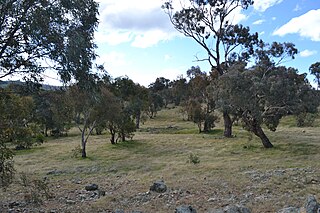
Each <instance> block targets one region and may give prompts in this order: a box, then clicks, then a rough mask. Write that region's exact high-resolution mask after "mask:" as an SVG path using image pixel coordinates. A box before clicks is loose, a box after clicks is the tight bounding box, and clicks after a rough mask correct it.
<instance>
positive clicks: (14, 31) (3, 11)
mask: <svg viewBox="0 0 320 213" xmlns="http://www.w3.org/2000/svg"><path fill="white" fill-rule="evenodd" d="M97 15H98V3H96V2H95V1H94V0H58V1H54V0H2V1H1V4H0V79H2V78H4V77H6V76H10V75H14V74H22V76H24V77H27V78H33V79H36V80H39V79H40V80H41V78H40V77H39V74H41V73H43V72H44V71H45V70H47V69H50V70H56V71H57V72H58V73H59V74H60V76H61V78H62V80H63V81H65V82H67V81H70V80H71V79H72V78H75V79H76V80H79V79H81V78H82V77H83V75H84V74H85V73H87V72H88V71H89V70H90V68H91V66H92V60H93V59H95V57H96V55H95V52H94V49H95V47H96V45H95V44H94V31H95V30H96V28H97V25H98V18H97Z"/></svg>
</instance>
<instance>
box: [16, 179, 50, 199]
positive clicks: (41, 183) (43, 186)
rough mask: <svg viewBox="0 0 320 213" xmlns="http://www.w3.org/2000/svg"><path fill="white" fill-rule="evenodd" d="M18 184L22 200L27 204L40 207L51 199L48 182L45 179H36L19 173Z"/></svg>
mask: <svg viewBox="0 0 320 213" xmlns="http://www.w3.org/2000/svg"><path fill="white" fill-rule="evenodd" d="M19 184H20V185H21V187H22V190H23V193H24V199H25V201H26V202H28V203H33V204H35V205H40V204H42V203H43V202H44V200H45V199H49V198H51V197H52V193H51V191H50V186H49V182H48V181H47V180H46V179H38V178H34V177H32V176H31V175H29V174H27V173H21V174H20V180H19Z"/></svg>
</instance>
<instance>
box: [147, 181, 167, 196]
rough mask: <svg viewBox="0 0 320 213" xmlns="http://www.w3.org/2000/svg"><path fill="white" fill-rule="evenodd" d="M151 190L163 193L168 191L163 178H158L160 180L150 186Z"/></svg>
mask: <svg viewBox="0 0 320 213" xmlns="http://www.w3.org/2000/svg"><path fill="white" fill-rule="evenodd" d="M150 191H154V192H158V193H163V192H165V191H167V186H166V184H165V183H164V181H163V180H158V181H156V182H154V183H153V185H152V186H150Z"/></svg>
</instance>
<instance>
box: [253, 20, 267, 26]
mask: <svg viewBox="0 0 320 213" xmlns="http://www.w3.org/2000/svg"><path fill="white" fill-rule="evenodd" d="M265 21H266V20H264V19H259V20H257V21H255V22H253V23H252V24H253V25H260V24H262V23H263V22H265Z"/></svg>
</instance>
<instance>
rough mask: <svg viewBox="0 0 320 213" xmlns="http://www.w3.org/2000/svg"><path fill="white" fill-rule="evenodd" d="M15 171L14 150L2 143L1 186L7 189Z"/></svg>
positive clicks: (0, 147)
mask: <svg viewBox="0 0 320 213" xmlns="http://www.w3.org/2000/svg"><path fill="white" fill-rule="evenodd" d="M0 143H1V142H0ZM14 173H15V169H14V167H13V152H12V151H11V150H10V149H8V148H7V147H6V146H4V145H3V144H0V188H3V189H6V188H7V187H8V186H9V185H10V184H11V183H12V179H13V177H14Z"/></svg>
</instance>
